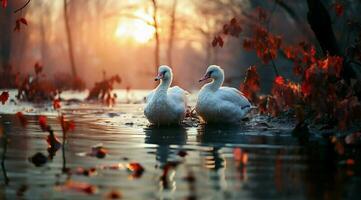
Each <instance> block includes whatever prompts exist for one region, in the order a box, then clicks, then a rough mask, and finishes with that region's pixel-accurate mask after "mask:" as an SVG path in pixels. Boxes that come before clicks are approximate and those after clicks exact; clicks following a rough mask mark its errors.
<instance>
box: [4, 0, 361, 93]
mask: <svg viewBox="0 0 361 200" xmlns="http://www.w3.org/2000/svg"><path fill="white" fill-rule="evenodd" d="M25 2H26V1H24V0H13V1H9V2H8V3H9V5H8V8H7V9H0V29H1V32H0V65H1V70H2V71H4V70H6V69H8V68H9V67H10V66H11V70H12V71H15V72H20V73H21V74H29V73H30V74H31V73H33V70H34V69H33V66H34V63H35V62H39V63H41V64H42V65H43V66H44V72H45V74H46V76H48V78H49V79H54V80H57V79H61V77H71V76H72V75H73V74H72V73H74V71H73V70H74V69H75V73H76V74H77V76H78V77H80V78H82V79H83V80H84V81H85V82H86V85H87V87H91V86H92V85H93V84H94V82H95V81H98V80H101V79H102V78H103V77H104V75H105V76H111V75H114V74H119V76H120V77H121V78H122V83H121V84H120V85H118V86H117V87H119V88H132V89H149V88H152V87H154V85H155V83H154V76H155V75H156V68H157V66H158V65H160V64H166V65H170V66H171V67H172V68H173V70H174V74H175V82H174V84H177V85H179V86H181V87H184V88H185V89H188V90H193V89H199V88H200V87H201V85H199V83H198V79H199V78H200V77H201V76H202V75H203V73H204V71H205V70H206V68H207V67H208V65H210V64H216V65H220V66H221V67H223V68H224V69H225V73H226V84H227V85H231V86H234V87H239V85H240V83H241V82H242V81H243V78H244V76H245V72H246V70H247V68H248V67H249V66H250V65H256V66H257V68H258V70H259V73H260V75H261V77H262V80H261V81H262V84H263V87H262V90H263V92H267V91H268V90H269V88H270V87H271V84H272V80H273V79H274V77H275V74H274V72H273V69H272V67H271V66H270V64H268V65H264V64H262V63H261V62H260V61H259V59H258V58H257V57H256V55H255V53H254V52H248V51H245V50H243V48H242V40H243V37H242V36H241V37H240V38H239V39H238V38H233V37H228V38H227V39H226V40H225V44H224V46H223V48H220V47H212V44H211V42H212V40H213V37H214V36H216V35H217V34H218V33H219V32H220V31H221V30H222V27H223V25H224V24H225V23H227V22H229V20H231V19H232V18H233V17H237V18H239V19H241V21H242V20H243V21H247V20H257V18H256V17H255V15H254V13H255V12H256V11H255V10H256V9H257V8H258V7H262V8H264V9H266V10H268V11H269V14H270V15H271V16H270V17H271V20H270V22H269V30H270V31H271V32H272V33H274V34H277V35H280V36H281V37H282V42H283V43H290V44H295V43H298V42H300V41H308V42H312V43H314V44H317V42H316V40H315V37H314V35H313V32H312V31H311V29H310V27H309V25H308V23H307V11H308V9H307V1H306V0H295V1H292V2H289V1H274V0H266V1H264V0H157V1H155V0H123V1H119V0H67V1H66V0H64V1H63V0H56V1H55V0H32V1H31V2H30V3H29V5H28V6H27V7H26V8H25V9H23V10H22V11H21V12H19V13H16V14H14V13H13V11H14V10H15V9H17V8H18V7H21V6H22V5H23V4H24V3H25ZM323 3H325V4H326V5H327V7H328V8H330V9H331V6H332V3H333V1H323ZM351 9H353V10H355V12H356V11H357V9H359V8H358V7H357V6H355V7H354V8H351ZM271 11H272V12H271ZM330 14H331V16H332V19H335V21H334V22H333V25H334V26H335V28H334V30H335V32H336V36H337V37H338V39H340V40H341V41H342V40H346V35H347V34H346V32H345V31H344V29H343V27H340V26H341V25H342V24H346V23H344V21H342V20H345V19H336V17H335V14H334V13H332V12H331V11H330ZM19 17H24V18H25V19H26V20H27V21H28V25H27V26H21V30H20V31H14V26H15V21H16V20H17V19H18V18H19ZM154 19H156V23H154V22H155V20H154ZM66 23H68V27H66ZM241 26H242V24H241ZM67 28H68V29H67ZM67 31H68V32H67ZM243 33H244V32H243ZM243 33H242V34H243ZM245 34H246V33H245ZM67 36H70V37H71V42H72V51H73V63H72V61H71V58H70V56H69V40H68V38H67ZM157 49H158V50H157ZM157 52H158V53H157ZM275 62H276V65H277V67H278V68H279V71H280V73H281V75H283V76H285V77H287V78H294V77H293V75H292V63H290V62H288V61H286V60H285V59H283V58H282V55H280V56H279V58H278V59H277V60H275ZM104 72H105V73H104ZM6 78H8V77H4V78H2V79H6ZM63 79H65V81H66V80H67V79H66V78H63Z"/></svg>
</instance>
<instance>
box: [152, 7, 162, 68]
mask: <svg viewBox="0 0 361 200" xmlns="http://www.w3.org/2000/svg"><path fill="white" fill-rule="evenodd" d="M152 6H153V26H154V29H155V33H154V34H155V52H154V56H155V71H158V67H159V65H160V55H159V52H160V39H159V27H158V16H157V15H158V4H157V1H156V0H152Z"/></svg>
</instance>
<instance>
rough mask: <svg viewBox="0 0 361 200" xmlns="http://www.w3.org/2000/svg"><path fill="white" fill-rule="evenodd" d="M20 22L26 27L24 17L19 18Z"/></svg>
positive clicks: (26, 22) (26, 23)
mask: <svg viewBox="0 0 361 200" xmlns="http://www.w3.org/2000/svg"><path fill="white" fill-rule="evenodd" d="M20 22H21V23H23V24H25V25H28V21H26V19H25V18H24V17H22V18H20Z"/></svg>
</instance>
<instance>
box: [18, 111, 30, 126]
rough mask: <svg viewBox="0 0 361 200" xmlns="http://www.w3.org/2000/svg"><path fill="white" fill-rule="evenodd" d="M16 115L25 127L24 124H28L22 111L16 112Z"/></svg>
mask: <svg viewBox="0 0 361 200" xmlns="http://www.w3.org/2000/svg"><path fill="white" fill-rule="evenodd" d="M16 117H17V118H18V119H19V121H20V123H21V125H22V126H23V127H26V125H28V120H27V119H26V117H25V116H24V114H23V113H22V112H17V113H16Z"/></svg>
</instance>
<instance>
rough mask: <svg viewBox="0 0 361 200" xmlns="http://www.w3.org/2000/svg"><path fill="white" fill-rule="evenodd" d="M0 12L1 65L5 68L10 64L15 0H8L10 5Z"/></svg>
mask: <svg viewBox="0 0 361 200" xmlns="http://www.w3.org/2000/svg"><path fill="white" fill-rule="evenodd" d="M0 9H2V12H0V14H1V15H0V27H1V28H0V29H1V31H0V32H1V33H0V35H1V37H0V60H1V63H0V65H1V67H3V68H5V67H7V66H8V65H9V64H10V55H11V46H12V34H13V24H12V23H13V20H12V19H13V13H12V10H13V2H12V1H9V2H8V7H7V8H6V9H3V8H0Z"/></svg>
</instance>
